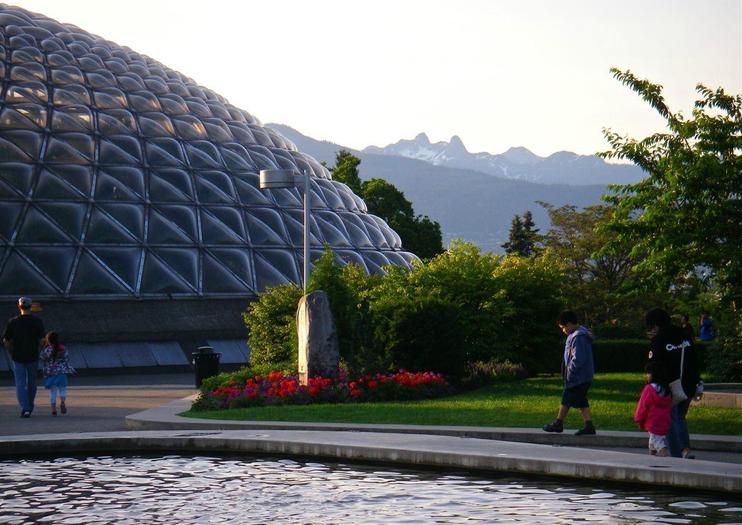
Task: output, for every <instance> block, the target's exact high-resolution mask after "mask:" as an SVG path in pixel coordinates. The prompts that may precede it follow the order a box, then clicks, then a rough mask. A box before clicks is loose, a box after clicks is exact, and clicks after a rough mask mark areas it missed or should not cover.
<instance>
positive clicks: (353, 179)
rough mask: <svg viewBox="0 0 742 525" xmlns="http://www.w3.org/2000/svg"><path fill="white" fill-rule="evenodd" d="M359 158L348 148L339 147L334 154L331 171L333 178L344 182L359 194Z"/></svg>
mask: <svg viewBox="0 0 742 525" xmlns="http://www.w3.org/2000/svg"><path fill="white" fill-rule="evenodd" d="M360 163H361V159H359V158H358V157H356V156H355V155H353V154H352V153H351V152H349V151H348V150H344V149H341V150H340V151H338V152H337V153H336V154H335V167H334V168H332V169H331V170H330V171H331V172H332V178H333V180H336V181H338V182H342V183H343V184H346V185H347V186H348V187H349V188H350V189H351V191H353V193H355V194H356V195H359V196H360V195H361V193H362V190H361V177H360V176H359V175H358V165H359V164H360Z"/></svg>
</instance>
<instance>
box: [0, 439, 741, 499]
mask: <svg viewBox="0 0 742 525" xmlns="http://www.w3.org/2000/svg"><path fill="white" fill-rule="evenodd" d="M132 452H134V453H163V454H174V453H188V454H192V453H199V454H202V453H230V454H270V455H279V456H298V457H311V458H323V459H332V460H336V461H353V462H362V463H393V464H399V465H404V466H416V467H436V468H456V469H471V470H478V471H489V472H498V473H518V474H526V475H538V476H549V477H561V478H571V479H574V480H601V481H611V482H622V483H638V484H648V485H653V486H655V487H656V486H664V487H673V488H683V489H694V490H703V491H714V492H726V493H735V494H740V493H742V465H737V464H730V463H718V462H712V461H688V460H683V459H677V458H658V457H653V456H649V455H646V456H644V455H638V454H630V453H624V452H612V451H598V450H594V449H582V448H573V447H558V446H548V445H538V444H530V443H516V442H511V441H496V440H490V439H476V438H460V437H451V436H433V435H423V434H418V435H412V434H395V433H374V432H333V431H309V430H303V431H301V430H300V431H293V430H292V431H288V430H265V431H249V430H213V431H203V430H202V431H199V430H191V431H185V430H181V431H156V430H150V431H125V432H100V433H84V434H45V435H33V436H4V437H0V457H3V458H18V457H28V456H39V455H57V456H64V455H71V454H119V453H132Z"/></svg>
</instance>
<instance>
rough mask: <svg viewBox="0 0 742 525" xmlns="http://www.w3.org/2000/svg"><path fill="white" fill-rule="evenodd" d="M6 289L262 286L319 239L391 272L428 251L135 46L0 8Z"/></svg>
mask: <svg viewBox="0 0 742 525" xmlns="http://www.w3.org/2000/svg"><path fill="white" fill-rule="evenodd" d="M0 79H2V80H1V82H2V84H1V85H2V92H1V94H2V95H1V99H0V296H5V297H11V296H12V297H15V296H17V295H19V294H25V295H32V296H33V297H34V298H37V297H38V298H40V299H43V298H71V299H81V298H96V297H105V298H127V297H128V298H148V297H152V298H156V297H242V296H254V295H255V294H256V293H257V292H259V291H262V290H263V289H265V288H266V287H267V286H270V285H275V284H281V283H287V282H295V283H299V282H300V281H301V277H300V273H301V272H300V268H301V265H302V257H303V250H302V228H303V226H302V211H301V209H302V198H301V195H300V193H299V191H298V190H297V189H291V190H288V189H281V190H270V191H261V190H260V189H259V186H258V181H259V175H258V173H259V171H260V170H261V169H274V168H281V169H295V170H297V172H300V173H301V172H303V171H304V170H309V172H310V175H311V190H312V208H313V210H312V215H313V220H312V223H311V229H310V231H311V239H310V242H311V246H312V248H313V250H314V252H313V254H312V258H313V259H314V258H316V257H317V256H318V255H319V253H320V252H321V250H322V245H323V244H324V243H328V244H329V245H330V246H331V247H332V248H333V251H334V252H335V254H336V256H337V257H338V258H339V259H340V260H342V261H345V262H353V263H356V264H359V265H361V266H362V267H363V268H365V269H366V270H367V271H369V272H379V271H381V268H382V266H384V265H387V264H394V265H403V266H408V265H409V264H410V262H411V261H412V260H413V259H415V256H414V255H413V254H411V253H408V252H405V251H404V250H403V249H402V246H401V243H400V238H399V236H398V235H397V234H396V233H395V232H394V231H392V230H391V228H389V226H388V225H387V224H386V223H385V222H384V221H383V220H381V219H380V218H379V217H376V216H374V215H371V214H368V213H367V210H366V206H365V204H364V203H363V201H362V200H361V199H360V198H359V197H358V196H357V195H354V194H353V192H352V191H351V190H350V189H349V188H348V187H347V186H346V185H344V184H341V183H338V182H335V181H333V180H331V176H330V174H329V172H328V170H327V169H326V168H324V167H323V166H321V165H320V164H319V163H318V162H317V161H315V160H314V159H313V158H311V157H310V156H308V155H305V154H303V153H301V152H299V151H297V149H296V147H295V146H294V145H293V144H292V143H291V142H289V141H288V140H286V139H285V138H283V137H282V136H281V135H279V134H278V133H277V132H275V131H273V130H271V129H269V128H265V127H263V126H262V125H261V123H260V122H259V121H258V119H256V118H255V117H253V116H252V115H250V114H249V113H247V112H246V111H244V110H242V109H239V108H236V107H234V106H233V105H231V104H229V103H228V102H227V100H225V99H224V98H223V97H222V96H220V95H218V94H216V93H214V92H213V91H211V90H209V89H206V88H204V87H201V86H198V85H197V84H196V83H195V82H194V81H193V80H191V79H189V78H187V77H185V76H184V75H182V74H181V73H179V72H177V71H173V70H172V69H169V68H167V67H165V66H163V65H162V64H160V63H158V62H156V61H155V60H152V59H150V58H149V57H146V56H142V55H140V54H138V53H136V52H134V51H132V50H130V49H128V48H125V47H120V46H118V45H116V44H114V43H112V42H108V41H106V40H104V39H102V38H99V37H97V36H94V35H91V34H89V33H87V32H85V31H82V30H80V29H79V28H77V27H74V26H71V25H68V24H62V23H59V22H56V21H54V20H51V19H49V18H47V17H44V16H41V15H37V14H33V13H29V12H27V11H25V10H23V9H19V8H15V7H9V6H6V5H0Z"/></svg>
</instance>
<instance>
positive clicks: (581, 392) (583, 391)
mask: <svg viewBox="0 0 742 525" xmlns="http://www.w3.org/2000/svg"><path fill="white" fill-rule="evenodd" d="M591 384H592V383H591V382H590V381H588V382H587V383H580V384H579V385H575V386H570V387H566V386H565V387H564V392H563V393H562V405H564V406H568V407H572V408H587V407H589V406H590V403H588V402H587V391H588V390H589V389H590V385H591Z"/></svg>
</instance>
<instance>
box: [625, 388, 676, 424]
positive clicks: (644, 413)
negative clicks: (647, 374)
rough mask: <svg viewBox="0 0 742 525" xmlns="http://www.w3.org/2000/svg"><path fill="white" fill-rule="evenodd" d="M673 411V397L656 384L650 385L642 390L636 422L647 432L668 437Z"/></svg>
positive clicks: (635, 414)
mask: <svg viewBox="0 0 742 525" xmlns="http://www.w3.org/2000/svg"><path fill="white" fill-rule="evenodd" d="M671 409H672V396H671V395H670V394H669V393H668V392H666V391H665V390H664V389H663V388H662V387H661V386H659V385H657V384H656V383H650V384H648V385H646V386H645V387H644V390H642V395H641V397H640V398H639V404H638V405H636V412H635V413H634V421H636V422H637V423H638V424H639V428H641V429H643V430H646V431H647V432H651V433H652V434H656V435H658V436H666V435H667V433H668V432H669V431H670V411H671Z"/></svg>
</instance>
